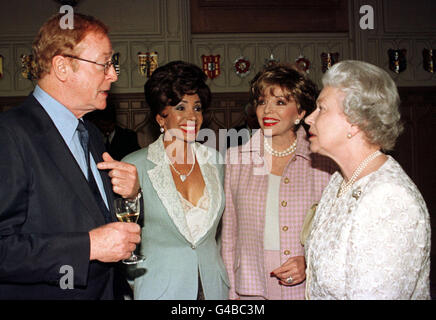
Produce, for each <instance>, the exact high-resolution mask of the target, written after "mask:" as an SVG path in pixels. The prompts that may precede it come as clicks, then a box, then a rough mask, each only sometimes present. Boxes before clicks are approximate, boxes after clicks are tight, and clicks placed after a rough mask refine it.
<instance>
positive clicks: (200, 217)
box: [177, 187, 212, 244]
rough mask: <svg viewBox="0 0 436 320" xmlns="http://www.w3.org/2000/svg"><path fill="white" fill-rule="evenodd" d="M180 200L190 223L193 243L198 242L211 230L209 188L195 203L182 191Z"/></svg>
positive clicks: (187, 221) (188, 223)
mask: <svg viewBox="0 0 436 320" xmlns="http://www.w3.org/2000/svg"><path fill="white" fill-rule="evenodd" d="M177 193H178V194H179V198H180V201H181V203H182V208H183V211H184V212H185V217H186V224H187V225H188V228H189V232H190V234H191V237H192V240H193V241H194V242H193V243H194V244H195V243H197V242H198V241H199V240H200V239H201V238H202V237H203V236H204V235H205V233H206V232H207V230H209V228H210V224H211V221H212V217H211V216H210V215H209V214H208V211H209V193H208V192H207V188H206V187H205V188H204V191H203V195H202V196H201V198H200V199H199V200H198V201H197V204H196V205H194V204H192V203H191V202H189V201H188V200H186V199H185V198H184V197H183V196H182V194H181V193H180V192H178V191H177Z"/></svg>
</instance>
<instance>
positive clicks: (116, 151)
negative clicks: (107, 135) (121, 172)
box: [106, 126, 141, 161]
mask: <svg viewBox="0 0 436 320" xmlns="http://www.w3.org/2000/svg"><path fill="white" fill-rule="evenodd" d="M140 148H141V147H140V146H139V144H138V137H137V135H136V132H135V131H133V130H129V129H124V128H121V127H119V126H115V134H114V137H113V139H112V141H111V143H110V144H106V149H107V151H108V152H109V154H110V155H111V156H112V158H114V159H115V160H118V161H120V160H121V159H122V158H124V157H125V156H127V155H128V154H130V153H132V152H134V151H136V150H139V149H140Z"/></svg>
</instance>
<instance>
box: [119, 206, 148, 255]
mask: <svg viewBox="0 0 436 320" xmlns="http://www.w3.org/2000/svg"><path fill="white" fill-rule="evenodd" d="M140 201H141V200H140V199H139V198H136V199H134V200H129V199H123V198H119V199H115V201H114V205H115V214H116V215H117V219H118V221H119V222H133V223H136V222H137V221H138V217H139V211H140ZM144 260H145V257H143V256H141V255H136V254H135V253H134V252H132V255H131V256H130V258H128V259H124V260H123V263H125V264H136V263H139V262H142V261H144Z"/></svg>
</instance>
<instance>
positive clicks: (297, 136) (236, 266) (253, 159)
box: [222, 65, 335, 300]
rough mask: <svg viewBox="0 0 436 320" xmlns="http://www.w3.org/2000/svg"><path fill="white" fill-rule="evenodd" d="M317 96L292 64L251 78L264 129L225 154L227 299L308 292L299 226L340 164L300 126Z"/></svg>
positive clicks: (295, 296)
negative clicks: (319, 151)
mask: <svg viewBox="0 0 436 320" xmlns="http://www.w3.org/2000/svg"><path fill="white" fill-rule="evenodd" d="M317 95H318V90H317V88H316V85H315V84H314V83H313V82H312V81H310V80H309V79H307V78H306V77H305V75H303V74H301V73H300V72H298V71H296V70H295V69H294V68H293V67H291V66H286V65H276V66H272V67H268V68H266V69H265V70H264V71H262V72H259V73H258V74H257V75H256V76H255V78H254V79H253V80H252V81H251V89H250V100H251V103H252V105H253V106H254V107H255V108H256V114H257V118H258V121H259V125H260V130H258V131H257V132H256V133H255V134H253V136H252V138H251V139H250V141H248V142H247V143H246V144H245V145H242V146H239V147H234V148H229V150H228V151H227V158H226V163H227V167H226V175H225V194H226V209H225V211H224V215H223V229H222V256H223V259H224V263H225V265H226V269H227V272H228V275H229V279H230V292H229V298H230V299H273V300H281V299H304V292H305V277H306V276H305V268H306V264H305V260H304V248H303V246H302V244H301V243H300V232H301V228H302V225H303V221H304V218H305V216H306V213H307V212H308V211H309V209H310V208H311V206H312V205H313V204H314V203H317V202H318V201H319V199H320V198H321V194H322V191H323V189H324V187H325V186H326V185H327V183H328V181H329V178H330V175H331V174H332V173H333V172H334V171H335V167H334V164H333V163H332V162H331V161H330V160H328V159H327V158H324V157H321V156H318V155H315V154H312V153H311V152H310V151H309V142H308V141H307V137H306V132H305V130H304V128H303V127H301V124H302V123H303V120H304V117H305V116H306V115H309V114H310V113H311V112H312V111H313V110H314V109H315V101H316V97H317Z"/></svg>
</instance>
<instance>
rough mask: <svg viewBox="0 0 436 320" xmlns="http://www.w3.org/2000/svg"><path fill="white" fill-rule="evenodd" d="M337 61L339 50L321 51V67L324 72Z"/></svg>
mask: <svg viewBox="0 0 436 320" xmlns="http://www.w3.org/2000/svg"><path fill="white" fill-rule="evenodd" d="M337 62H339V52H334V53H332V52H328V53H325V52H323V53H321V68H322V72H323V73H325V72H326V71H327V70H329V69H330V68H331V67H332V66H333V65H334V64H335V63H337Z"/></svg>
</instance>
